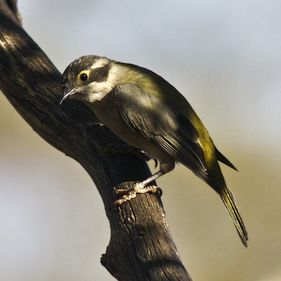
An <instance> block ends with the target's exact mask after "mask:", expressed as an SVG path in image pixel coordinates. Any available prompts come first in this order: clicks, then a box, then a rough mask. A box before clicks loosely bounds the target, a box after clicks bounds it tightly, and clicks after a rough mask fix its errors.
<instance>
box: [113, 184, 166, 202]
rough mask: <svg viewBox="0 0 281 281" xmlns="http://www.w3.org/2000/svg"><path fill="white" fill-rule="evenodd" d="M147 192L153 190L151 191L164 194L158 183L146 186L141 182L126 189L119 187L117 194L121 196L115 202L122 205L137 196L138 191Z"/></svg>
mask: <svg viewBox="0 0 281 281" xmlns="http://www.w3.org/2000/svg"><path fill="white" fill-rule="evenodd" d="M147 192H151V193H156V192H159V193H160V195H161V194H162V191H161V189H160V188H159V187H158V186H156V185H148V186H145V185H143V184H142V183H141V182H139V183H136V184H135V185H134V186H133V187H132V188H129V189H124V188H120V189H117V190H116V195H118V196H121V198H119V199H118V200H116V201H115V204H116V205H122V204H123V203H125V202H127V201H130V200H131V199H133V198H136V196H137V194H138V193H139V194H143V193H147Z"/></svg>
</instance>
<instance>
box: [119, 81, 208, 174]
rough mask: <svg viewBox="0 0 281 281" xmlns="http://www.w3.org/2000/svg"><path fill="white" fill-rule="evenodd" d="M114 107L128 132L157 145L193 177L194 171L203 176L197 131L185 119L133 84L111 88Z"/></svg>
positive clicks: (201, 150)
mask: <svg viewBox="0 0 281 281" xmlns="http://www.w3.org/2000/svg"><path fill="white" fill-rule="evenodd" d="M114 104H115V106H116V107H117V108H118V112H119V113H120V116H121V118H122V119H123V121H124V122H125V123H126V125H127V126H128V127H129V128H130V129H131V130H133V131H137V132H138V133H140V134H142V135H143V136H144V137H145V138H146V139H148V140H149V141H152V142H154V143H157V144H158V145H159V146H161V147H162V149H163V150H165V151H166V152H167V153H168V154H170V155H171V156H173V157H174V158H175V160H176V161H178V162H181V163H182V164H184V165H186V166H187V167H189V168H190V169H192V170H193V171H196V173H197V174H198V170H199V173H200V174H202V176H203V174H206V173H207V168H206V163H205V158H204V151H203V149H202V147H201V145H200V142H199V141H198V140H199V135H198V132H197V131H196V129H195V128H194V126H193V125H192V124H191V123H190V122H189V120H188V119H187V118H186V117H185V116H183V115H181V114H178V113H174V112H171V111H170V110H169V107H168V105H166V104H165V102H163V101H162V100H161V99H160V98H159V97H158V96H155V95H149V93H147V92H145V91H144V90H142V89H141V88H139V87H137V86H136V85H133V84H126V85H120V86H117V87H116V88H115V89H114Z"/></svg>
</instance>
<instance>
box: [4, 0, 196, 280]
mask: <svg viewBox="0 0 281 281" xmlns="http://www.w3.org/2000/svg"><path fill="white" fill-rule="evenodd" d="M60 80H61V74H60V73H59V71H58V70H57V69H56V68H55V66H54V65H53V64H52V63H51V61H50V60H49V59H48V57H47V56H46V55H45V54H44V53H43V51H42V50H41V49H40V48H39V47H38V46H37V44H36V43H35V42H34V41H33V40H32V39H31V38H30V37H29V36H28V34H27V33H26V32H25V31H24V30H23V28H22V27H21V23H20V17H19V14H18V11H17V5H16V1H15V0H10V1H8V0H6V1H5V0H0V89H1V90H2V92H3V93H4V95H5V96H6V97H7V99H8V100H9V101H10V103H11V104H12V105H13V106H14V108H15V109H16V110H17V111H18V113H19V114H20V115H21V116H22V117H23V118H24V119H25V120H26V122H28V124H29V125H30V126H31V127H32V128H33V129H34V131H36V132H37V133H38V134H39V135H40V136H41V137H42V138H43V139H45V140H46V141H47V142H48V143H49V144H51V145H52V146H54V147H56V148H57V149H59V150H60V151H62V152H63V153H65V154H66V155H67V156H69V157H71V158H73V159H75V160H76V161H78V162H79V163H80V164H81V165H82V166H83V167H84V168H85V169H86V171H87V172H88V173H89V175H90V176H91V178H92V179H93V181H94V183H95V184H96V186H97V188H98V190H99V193H100V195H101V197H102V200H103V202H104V206H105V211H106V215H107V217H108V220H109V222H110V228H111V238H110V243H109V245H108V247H107V250H106V253H105V254H104V255H103V256H102V258H101V263H102V264H103V265H104V266H105V267H106V268H107V269H108V271H109V272H110V273H111V274H112V275H113V276H114V277H115V278H116V279H117V280H121V281H134V280H139V281H146V280H161V281H162V280H185V281H188V280H189V281H190V280H191V278H190V277H189V275H188V273H187V272H186V270H185V268H184V266H183V264H182V262H181V260H180V257H179V255H178V252H177V249H176V246H175V244H174V242H173V240H172V237H171V235H170V233H169V230H168V227H167V224H166V220H165V214H164V210H163V206H162V202H161V199H160V198H159V196H157V194H141V195H138V196H137V197H136V198H135V199H132V200H130V201H128V202H126V203H124V204H122V205H121V206H115V204H114V201H115V200H116V196H115V188H116V186H118V185H119V187H121V188H130V187H131V186H132V184H134V182H135V181H140V180H143V179H145V178H147V177H148V176H149V175H150V171H149V169H148V167H147V165H146V162H145V161H144V160H142V159H140V158H139V157H137V156H135V155H132V154H129V153H127V154H126V153H123V154H122V153H116V152H115V153H114V152H108V149H107V148H108V146H113V147H115V146H118V145H119V146H120V145H122V142H121V141H120V140H119V139H118V138H117V137H115V136H114V135H113V134H112V133H111V132H110V131H109V130H108V129H107V128H105V127H104V126H100V125H98V124H95V123H94V122H92V121H93V120H95V116H94V115H93V113H92V112H90V111H89V110H88V109H87V108H86V107H85V106H83V105H82V104H81V103H79V102H65V104H64V105H62V106H60V105H59V101H60V99H61V97H62V92H61V87H60Z"/></svg>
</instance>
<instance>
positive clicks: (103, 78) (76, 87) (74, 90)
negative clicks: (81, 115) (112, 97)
mask: <svg viewBox="0 0 281 281" xmlns="http://www.w3.org/2000/svg"><path fill="white" fill-rule="evenodd" d="M115 85H116V69H114V61H112V60H109V59H107V58H105V57H99V56H83V57H80V58H79V59H76V60H75V61H73V62H72V63H71V64H70V65H69V66H68V67H67V68H66V70H65V71H64V73H63V79H62V86H63V89H64V96H63V98H62V99H61V102H60V103H62V102H63V101H64V100H65V99H68V98H73V99H77V100H81V101H86V102H96V101H100V100H101V99H102V98H103V97H105V96H106V95H107V94H108V93H109V92H111V90H112V89H113V88H114V87H115Z"/></svg>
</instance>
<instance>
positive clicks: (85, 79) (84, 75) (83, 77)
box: [79, 72, 88, 82]
mask: <svg viewBox="0 0 281 281" xmlns="http://www.w3.org/2000/svg"><path fill="white" fill-rule="evenodd" d="M79 79H80V80H81V81H83V82H85V81H87V80H88V74H87V73H85V72H83V73H81V74H80V75H79Z"/></svg>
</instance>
